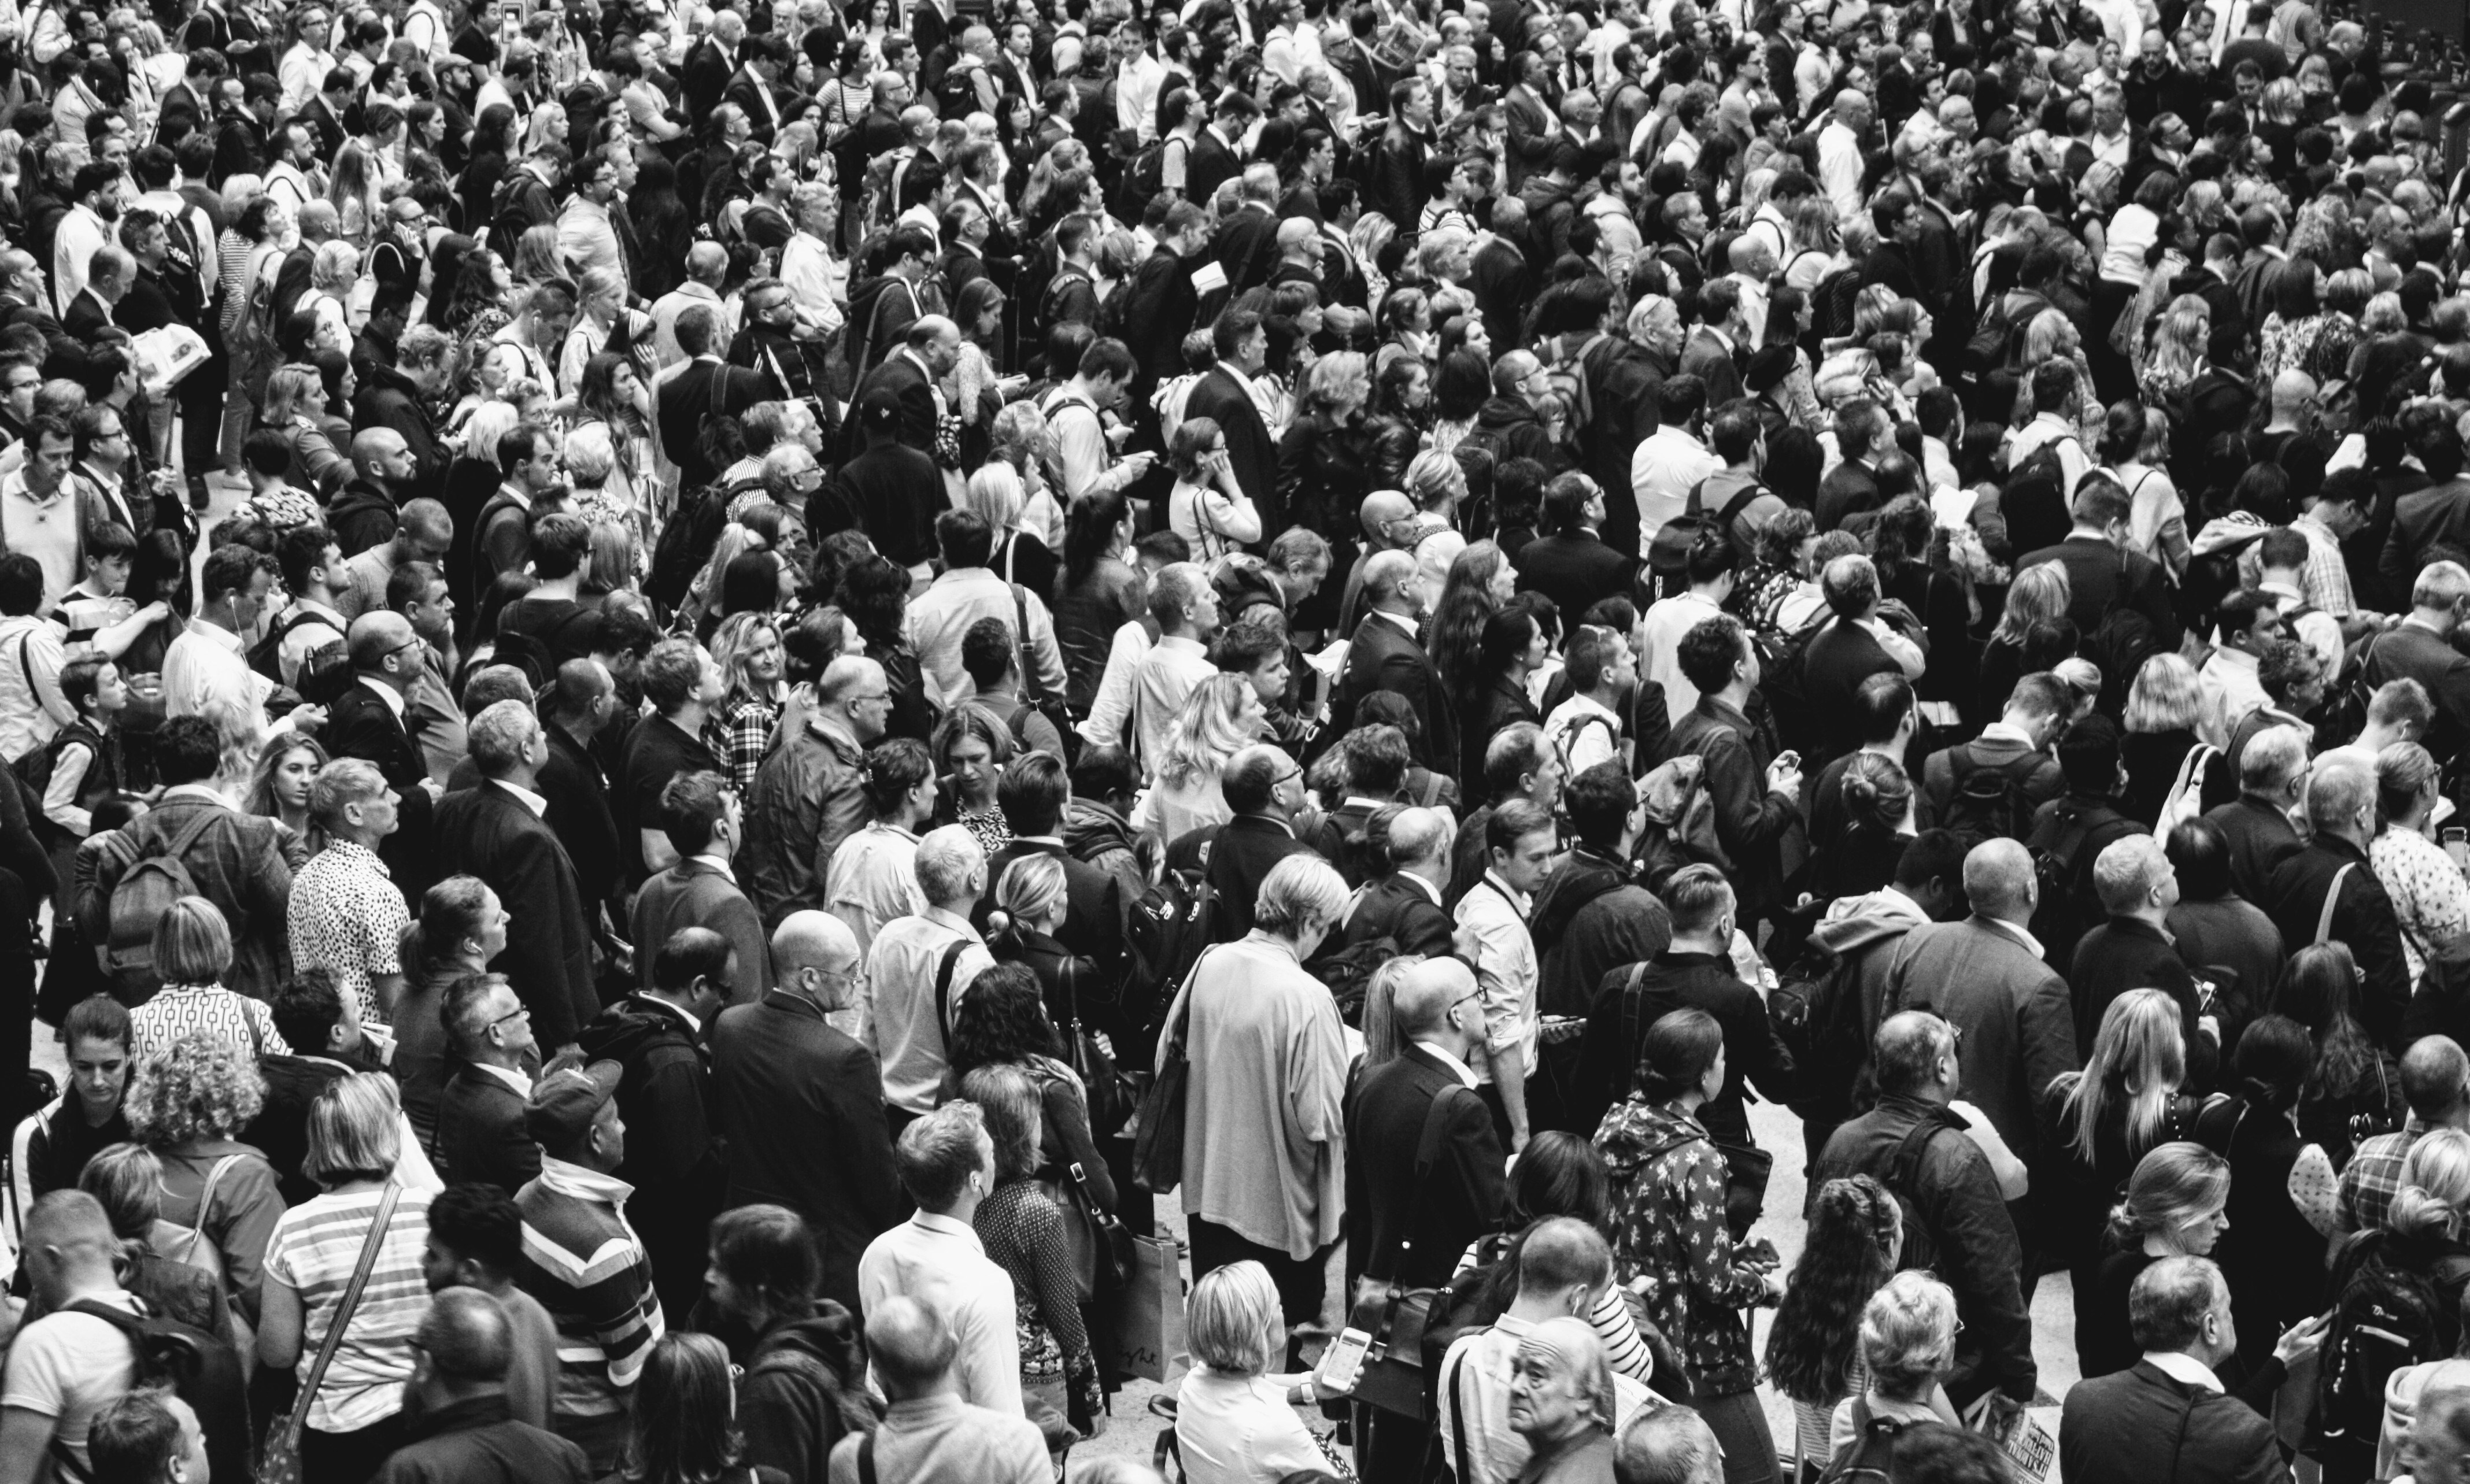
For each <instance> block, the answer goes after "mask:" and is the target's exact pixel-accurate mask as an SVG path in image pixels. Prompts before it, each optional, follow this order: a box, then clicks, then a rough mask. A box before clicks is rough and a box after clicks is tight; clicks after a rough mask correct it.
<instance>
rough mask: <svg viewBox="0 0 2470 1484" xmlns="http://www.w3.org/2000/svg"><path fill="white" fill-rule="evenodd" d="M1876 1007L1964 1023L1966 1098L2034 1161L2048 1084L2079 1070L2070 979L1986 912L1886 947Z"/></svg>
mask: <svg viewBox="0 0 2470 1484" xmlns="http://www.w3.org/2000/svg"><path fill="white" fill-rule="evenodd" d="M1885 958H1886V960H1887V962H1886V971H1887V974H1888V976H1889V980H1888V983H1887V984H1886V985H1885V992H1884V993H1883V994H1881V995H1880V996H1879V1002H1878V1008H1880V1009H1883V1008H1884V1006H1886V1005H1891V1004H1892V1005H1901V1006H1902V1007H1903V1008H1904V1009H1931V1010H1935V1011H1936V1012H1937V1013H1938V1015H1939V1017H1940V1018H1941V1019H1943V1020H1945V1021H1946V1022H1947V1024H1949V1025H1951V1026H1953V1027H1955V1028H1956V1032H1957V1034H1958V1036H1959V1038H1960V1039H1959V1040H1958V1042H1957V1044H1956V1061H1957V1064H1958V1068H1959V1072H1960V1075H1961V1076H1962V1078H1963V1084H1962V1085H1963V1097H1964V1100H1965V1101H1968V1102H1969V1103H1971V1104H1972V1105H1973V1106H1974V1107H1977V1108H1979V1109H1980V1110H1981V1112H1982V1116H1983V1117H1985V1118H1987V1119H1989V1120H1990V1125H1991V1126H1992V1128H1995V1129H1997V1130H1998V1135H1999V1137H2000V1138H2002V1139H2005V1140H2006V1141H2008V1144H2007V1147H2008V1148H2011V1149H2014V1150H2015V1151H2016V1154H2017V1156H2018V1157H2020V1158H2023V1159H2026V1160H2030V1159H2031V1158H2032V1154H2033V1151H2034V1150H2035V1149H2036V1148H2039V1144H2040V1120H2039V1116H2038V1114H2039V1107H2040V1098H2041V1093H2042V1090H2043V1089H2045V1088H2047V1087H2048V1086H2049V1085H2050V1078H2054V1077H2056V1076H2058V1075H2059V1074H2060V1073H2062V1072H2073V1071H2076V1070H2078V1069H2079V1068H2080V1067H2081V1066H2082V1065H2083V1062H2082V1060H2081V1059H2080V1057H2079V1055H2078V1051H2077V1042H2076V1036H2075V1027H2074V1024H2073V1018H2072V1014H2073V1012H2072V1010H2071V1009H2070V1008H2069V1005H2068V1002H2067V982H2066V981H2065V980H2063V979H2061V978H2060V977H2059V974H2058V971H2057V970H2056V969H2053V968H2051V967H2050V966H2049V965H2048V964H2047V963H2045V962H2042V961H2041V959H2040V957H2039V955H2037V954H2035V953H2034V952H2033V951H2032V950H2031V949H2029V948H2027V947H2025V946H2024V944H2023V942H2022V941H2021V940H2020V939H2017V938H2016V935H2015V934H2013V933H2010V932H2008V931H2007V929H2005V928H2004V927H2001V926H1999V925H1998V924H1997V923H1995V922H1992V921H1991V920H1990V919H1988V918H1986V917H1980V916H1971V917H1967V918H1965V919H1964V920H1963V921H1961V922H1925V923H1922V925H1921V926H1919V927H1916V928H1914V929H1913V930H1912V931H1911V932H1910V933H1908V934H1906V935H1905V940H1904V941H1903V942H1902V943H1901V944H1899V945H1898V946H1897V947H1894V948H1890V949H1889V950H1887V953H1886V955H1885Z"/></svg>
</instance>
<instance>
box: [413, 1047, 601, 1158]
mask: <svg viewBox="0 0 2470 1484" xmlns="http://www.w3.org/2000/svg"><path fill="white" fill-rule="evenodd" d="M569 1039H571V1037H569ZM437 1164H438V1173H440V1174H442V1175H444V1176H445V1177H446V1178H447V1179H448V1180H451V1181H454V1182H455V1183H457V1184H462V1183H467V1182H471V1181H478V1182H479V1183H480V1184H482V1185H494V1186H497V1187H498V1188H499V1189H501V1190H502V1191H504V1192H505V1193H506V1194H509V1195H512V1194H515V1192H517V1191H520V1190H522V1189H523V1188H524V1186H525V1185H528V1184H529V1183H531V1179H532V1177H533V1176H534V1175H537V1174H539V1173H540V1164H541V1151H540V1146H539V1145H537V1144H534V1143H533V1142H532V1136H531V1135H530V1134H528V1133H526V1132H524V1100H523V1097H522V1095H521V1094H519V1093H517V1092H516V1091H515V1090H514V1089H513V1088H512V1087H509V1086H507V1085H506V1083H505V1081H504V1080H503V1079H502V1078H497V1077H493V1076H491V1075H490V1074H489V1073H487V1072H484V1071H482V1070H481V1069H479V1068H478V1067H475V1066H464V1067H461V1068H458V1069H457V1070H456V1071H455V1073H454V1076H453V1077H452V1078H448V1079H447V1082H446V1092H445V1095H444V1096H443V1097H441V1098H440V1099H439V1100H438V1102H437Z"/></svg>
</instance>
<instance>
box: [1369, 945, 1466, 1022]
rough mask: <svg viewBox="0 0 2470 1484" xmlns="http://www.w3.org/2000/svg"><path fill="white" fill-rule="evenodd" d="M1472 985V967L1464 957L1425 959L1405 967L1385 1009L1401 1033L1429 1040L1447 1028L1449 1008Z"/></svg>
mask: <svg viewBox="0 0 2470 1484" xmlns="http://www.w3.org/2000/svg"><path fill="white" fill-rule="evenodd" d="M1475 989H1476V984H1475V970H1473V969H1471V968H1469V967H1467V965H1466V961H1464V960H1462V959H1450V958H1440V959H1427V960H1425V961H1424V962H1421V963H1418V964H1416V965H1415V966H1414V967H1413V968H1410V969H1409V970H1408V971H1407V973H1406V976H1405V978H1404V979H1403V980H1402V981H1401V982H1400V984H1399V985H1398V993H1397V997H1396V998H1395V999H1394V1000H1393V1001H1392V1002H1391V1004H1390V1010H1389V1013H1390V1014H1391V1016H1392V1017H1394V1018H1395V1019H1396V1021H1397V1023H1398V1032H1399V1034H1400V1035H1401V1036H1403V1037H1404V1038H1406V1039H1408V1040H1410V1041H1422V1040H1430V1039H1432V1038H1433V1037H1435V1036H1437V1035H1440V1034H1442V1033H1444V1032H1446V1031H1447V1030H1448V1027H1449V1019H1450V1011H1451V1009H1454V1008H1455V1007H1456V1005H1457V1003H1458V1002H1459V1001H1460V1000H1462V999H1464V998H1465V997H1466V996H1468V995H1471V994H1473V993H1475Z"/></svg>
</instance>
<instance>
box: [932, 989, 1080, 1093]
mask: <svg viewBox="0 0 2470 1484" xmlns="http://www.w3.org/2000/svg"><path fill="white" fill-rule="evenodd" d="M1058 1044H1059V1043H1058V1042H1057V1040H1056V1036H1055V1026H1054V1023H1053V1022H1051V1021H1049V1020H1048V1019H1047V1018H1046V997H1045V995H1044V994H1043V993H1042V992H1040V990H1039V989H1038V986H1037V973H1036V972H1035V971H1033V970H1032V969H1031V968H1030V967H1029V965H1027V964H1025V963H998V964H996V965H994V966H993V967H992V968H989V969H986V970H983V971H981V972H980V973H979V975H978V977H977V978H975V979H972V980H970V981H969V993H968V997H967V999H964V1000H963V1001H962V1002H961V1003H960V1004H959V1005H958V1006H956V1007H954V1009H953V1011H952V1036H951V1044H950V1047H949V1051H948V1055H949V1056H950V1060H951V1066H952V1073H951V1075H952V1078H953V1080H954V1081H955V1082H957V1081H958V1080H959V1079H960V1078H963V1077H966V1076H967V1075H968V1073H969V1072H970V1071H971V1070H973V1069H975V1068H978V1067H983V1066H987V1065H989V1064H990V1063H992V1062H998V1061H1027V1060H1028V1059H1029V1058H1030V1057H1032V1056H1052V1055H1055V1054H1056V1049H1057V1046H1058Z"/></svg>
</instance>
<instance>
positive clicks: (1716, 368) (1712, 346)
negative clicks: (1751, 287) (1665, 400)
mask: <svg viewBox="0 0 2470 1484" xmlns="http://www.w3.org/2000/svg"><path fill="white" fill-rule="evenodd" d="M1698 316H1699V319H1698V325H1697V327H1696V328H1695V329H1693V330H1691V331H1690V332H1689V343H1688V344H1686V345H1684V346H1682V347H1681V374H1682V375H1684V376H1694V377H1696V378H1698V379H1699V380H1700V381H1702V382H1705V383H1707V406H1711V407H1720V406H1723V405H1724V404H1725V403H1728V402H1730V401H1732V400H1733V399H1734V398H1736V397H1738V396H1739V395H1740V394H1741V368H1740V365H1739V363H1738V362H1737V361H1736V360H1735V359H1733V358H1734V353H1735V352H1736V350H1740V349H1742V348H1744V347H1745V346H1746V345H1747V343H1748V337H1749V328H1748V327H1747V326H1746V325H1744V324H1743V323H1742V322H1741V320H1742V316H1741V286H1740V283H1739V281H1738V280H1736V279H1732V278H1713V279H1709V280H1708V281H1707V282H1706V283H1704V284H1702V285H1700V286H1699V289H1698Z"/></svg>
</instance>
